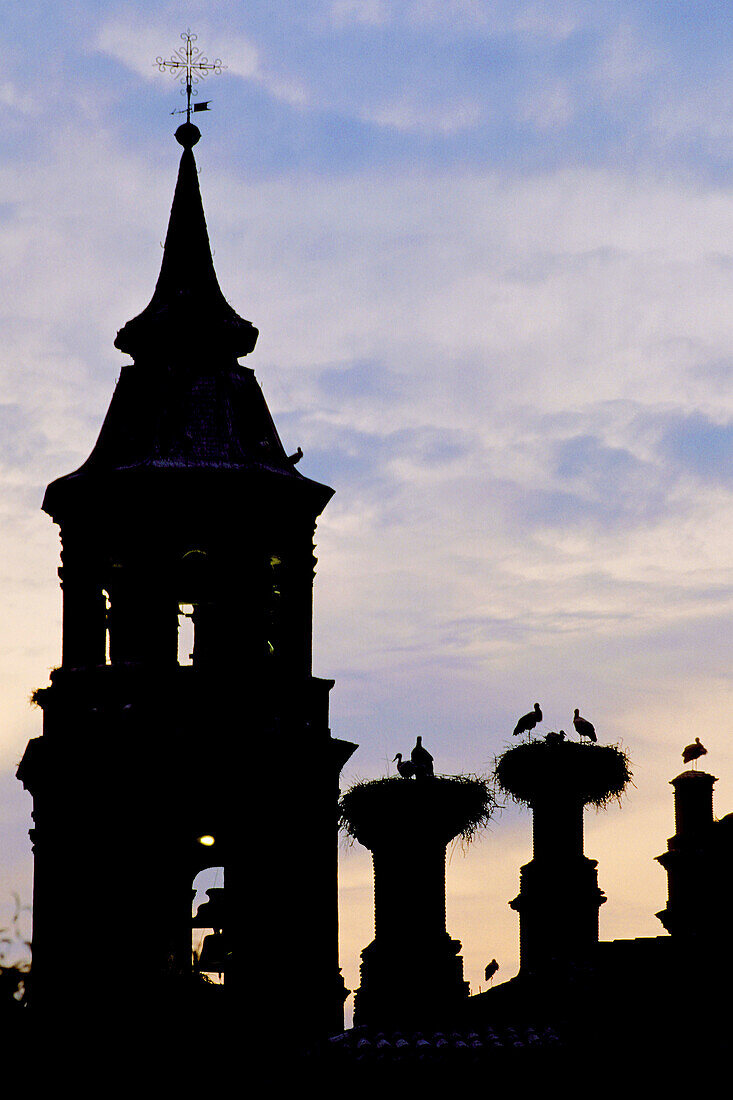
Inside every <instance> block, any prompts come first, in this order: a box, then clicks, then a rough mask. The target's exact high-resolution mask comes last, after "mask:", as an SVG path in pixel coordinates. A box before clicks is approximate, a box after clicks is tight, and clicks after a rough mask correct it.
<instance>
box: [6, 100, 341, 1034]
mask: <svg viewBox="0 0 733 1100" xmlns="http://www.w3.org/2000/svg"><path fill="white" fill-rule="evenodd" d="M199 137H200V133H199V130H198V128H197V127H196V126H194V125H192V124H191V123H190V122H187V123H184V124H183V125H182V126H180V127H179V129H178V130H177V131H176V139H177V140H178V142H179V143H180V145H182V146H183V153H182V156H181V161H180V169H179V173H178V180H177V183H176V187H175V194H174V198H173V205H172V209H171V214H170V222H169V226H168V232H167V236H166V241H165V247H164V252H163V261H162V266H161V270H160V275H159V278H158V282H157V285H156V287H155V292H154V294H153V297H152V299H151V301H150V303H149V304H148V306H147V307H146V308H145V309H144V310H143V311H142V313H140V314H139V315H138V316H137V317H135V318H134V319H133V320H131V321H129V322H128V323H127V324H126V325H124V327H123V328H122V329H121V330H120V332H119V333H118V334H117V338H116V340H115V345H116V347H117V348H119V349H120V350H121V351H122V352H124V353H126V354H127V355H128V356H129V357H130V358H131V360H132V361H131V362H129V363H127V364H126V365H125V366H123V367H122V370H121V373H120V378H119V381H118V383H117V386H116V389H115V391H114V395H113V397H112V401H111V404H110V407H109V411H108V413H107V416H106V418H105V421H104V424H103V426H102V429H101V432H100V435H99V438H98V440H97V443H96V445H95V446H94V449H93V450H92V453H91V454H90V456H89V458H88V459H87V460H86V462H85V463H84V464H83V465H82V466H81V467H80V468H79V469H78V470H76V471H74V472H73V473H70V474H68V475H66V476H64V477H60V478H59V479H58V480H56V481H54V482H53V483H52V484H51V485H49V486H48V489H47V491H46V495H45V499H44V502H43V508H44V510H45V511H46V512H47V513H48V514H49V516H51V518H52V519H53V520H54V522H55V523H57V524H58V526H59V530H60V536H61V542H62V551H61V561H62V565H61V568H60V569H59V577H60V579H61V586H62V589H63V655H62V661H61V664H60V666H59V667H58V668H56V669H55V670H54V671H53V672H52V674H51V682H50V686H48V687H45V688H43V689H42V690H40V691H38V692H37V693H36V700H37V702H38V703H39V704H40V706H41V708H42V710H43V734H42V736H40V737H37V738H34V739H33V740H32V741H31V742H30V743H29V745H28V747H27V749H26V752H25V755H24V757H23V759H22V762H21V764H20V767H19V768H18V777H19V778H20V779H21V780H22V782H23V784H24V785H25V786H26V788H27V789H28V790H29V791H30V792H31V794H32V796H33V818H34V827H33V829H32V830H31V835H32V840H33V850H34V860H35V876H34V893H33V1011H34V1014H35V1016H36V1018H37V1019H45V1020H52V1019H59V1018H60V1015H61V1014H68V1013H69V1012H71V1013H72V1014H73V1013H81V1014H86V1018H87V1019H88V1018H89V1016H90V1015H91V1014H92V1013H93V1014H94V1015H95V1017H97V1018H99V1017H100V1016H101V1017H104V1015H105V1013H107V1012H112V1011H114V1012H115V1013H118V1012H119V1011H120V1008H121V1007H122V1008H123V1009H124V1007H125V1006H127V1007H128V1008H129V1009H130V1011H131V1012H132V1011H136V1012H137V1011H139V1010H140V1008H141V1006H143V1005H146V1006H148V1007H149V1008H150V1009H151V1011H152V1012H158V1011H159V1007H160V1005H166V1006H168V1008H171V1007H172V1006H181V1005H185V1004H187V1003H188V1001H190V1000H191V999H194V1000H195V999H196V998H200V997H201V996H202V990H204V989H205V992H206V995H207V996H206V1003H207V1005H211V1006H215V1007H214V1008H212V1011H214V1010H215V1011H216V1012H223V1013H224V1014H225V1015H226V1016H227V1018H228V1019H230V1020H232V1021H234V1020H238V1021H240V1025H241V1014H242V1012H243V1011H245V1009H246V1010H247V1011H248V1012H249V1013H250V1015H251V1010H252V1007H253V1006H256V1010H257V1011H256V1018H257V1021H259V1022H261V1025H262V1027H263V1028H265V1027H266V1026H268V1025H269V1026H272V1023H273V1021H275V1020H277V1019H279V1017H280V1016H281V1014H282V1011H283V1004H284V1002H285V1000H286V998H289V997H292V996H293V986H294V985H295V986H296V988H297V989H298V990H300V991H301V996H304V997H305V998H306V1000H307V1005H308V1011H307V1013H305V1014H304V1017H303V1024H302V1027H301V1034H302V1037H303V1039H304V1041H305V1040H312V1039H314V1038H320V1037H323V1036H324V1035H326V1034H331V1033H333V1032H335V1031H339V1030H340V1029H341V1028H342V1027H343V1001H344V997H345V990H344V986H343V981H342V979H341V976H340V971H339V963H338V915H337V800H338V795H339V789H338V782H339V773H340V770H341V768H342V766H343V764H344V763H345V761H346V760H347V759H348V758H349V756H350V755H351V754H352V752H353V751H354V750H355V748H356V746H355V745H354V744H352V743H350V742H347V741H342V740H339V739H337V738H334V737H332V736H331V734H330V731H329V726H328V712H329V692H330V690H331V688H332V686H333V681H331V680H326V679H320V678H318V677H315V676H313V673H312V668H311V638H312V589H313V578H314V575H315V564H316V558H315V557H314V541H313V539H314V530H315V525H316V521H317V518H318V516H319V515H320V514H321V512H322V510H323V508H324V507H325V506H326V504H327V503H328V501H329V499H330V498H331V496H332V493H333V490H332V489H330V488H329V487H328V486H326V485H321V484H319V483H318V482H316V481H313V480H311V479H309V478H308V477H306V476H304V475H303V474H301V473H300V472H299V470H298V469H296V462H297V457H298V456H297V455H296V456H290V457H289V456H288V454H287V453H286V451H285V450H284V448H283V444H282V442H281V440H280V437H279V436H278V433H277V430H276V428H275V425H274V423H273V420H272V417H271V415H270V412H269V410H268V407H267V404H266V402H265V399H264V397H263V394H262V391H261V390H260V387H259V385H258V383H257V381H256V379H255V375H254V372H253V371H252V370H251V369H250V368H249V367H248V366H244V365H242V364H241V363H240V362H239V359H240V358H243V357H245V356H247V355H249V354H250V353H251V352H252V351H253V350H254V347H255V343H256V340H257V335H258V333H257V329H256V328H255V327H254V326H253V325H252V324H251V323H250V322H249V321H246V320H244V319H243V318H241V317H240V316H239V315H238V314H237V313H236V312H235V311H234V310H233V309H232V307H231V306H230V305H229V304H228V303H227V301H226V299H225V298H224V296H223V294H222V292H221V290H220V288H219V284H218V281H217V278H216V274H215V271H214V266H213V262H212V257H211V250H210V246H209V239H208V233H207V228H206V222H205V218H204V212H203V207H202V202H201V196H200V191H199V183H198V174H197V169H196V164H195V160H194V154H193V151H192V150H193V146H194V145H195V144H196V142H197V141H198V140H199ZM273 758H275V759H279V760H287V769H283V771H282V773H281V774H280V775H279V776H278V778H277V782H276V783H273V782H272V778H273ZM294 825H295V827H296V828H297V834H298V840H297V844H298V847H299V848H301V847H302V848H304V849H305V850H307V853H308V859H307V860H304V859H302V858H299V853H293V834H292V830H293V826H294ZM202 838H203V842H202ZM290 853H293V854H292V856H291V858H288V855H289V854H290ZM283 859H285V861H286V869H284V868H283V865H282V862H281V861H282V860H283ZM209 866H216V867H223V868H224V891H225V898H226V904H225V906H222V905H221V904H219V905H218V909H219V912H220V913H221V912H222V911H223V912H224V917H223V923H222V918H221V916H218V917H216V918H215V919H216V921H217V923H216V925H214V924H212V928H213V929H214V932H215V933H216V934H217V935H219V937H223V943H222V940H220V941H219V942H218V946H219V948H220V950H219V953H218V956H219V957H218V960H217V962H216V964H215V968H221V969H222V972H223V975H224V981H223V985H222V986H221V987H217V988H216V989H215V988H214V987H211V986H208V987H204V985H203V984H202V983H201V982H200V981H199V980H198V975H197V974H196V973H194V970H193V967H192V939H191V937H192V912H191V908H192V904H191V903H192V895H193V890H192V882H193V879H194V877H195V876H196V875H197V873H198V872H200V871H201V870H202V869H204V868H207V867H209ZM79 899H81V900H79ZM304 899H307V901H306V902H305V903H304ZM210 900H211V899H210ZM202 908H203V907H202ZM296 909H297V913H296ZM199 923H200V922H199ZM82 959H83V974H84V977H83V981H80V982H72V981H70V977H69V976H70V971H71V968H72V967H73V966H74V965H76V964H78V963H79V962H80V961H81V960H82ZM304 991H307V995H306V994H305V992H304ZM82 1018H83V1016H82ZM254 1026H257V1024H255V1025H254Z"/></svg>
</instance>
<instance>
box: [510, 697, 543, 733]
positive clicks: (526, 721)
mask: <svg viewBox="0 0 733 1100" xmlns="http://www.w3.org/2000/svg"><path fill="white" fill-rule="evenodd" d="M541 721H542V711H541V710H540V704H539V703H535V705H534V710H531V711H530V712H529V714H523V715H522V717H521V718H520V719H519V721H518V722H517V724H516V726H515V727H514V733H515V734H517V733H528V732H529V731H530V730H533V729H534V728H535V726H536V725H537V723H538V722H541Z"/></svg>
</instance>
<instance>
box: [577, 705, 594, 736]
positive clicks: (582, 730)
mask: <svg viewBox="0 0 733 1100" xmlns="http://www.w3.org/2000/svg"><path fill="white" fill-rule="evenodd" d="M573 725H574V726H575V730H576V733H577V734H578V737H587V738H588V740H589V741H597V740H598V738H597V737H596V728H595V726H594V725H592V723H590V722H588V721H586V719H585V718H581V717H580V711H579V710H578V708H577V707H576V708H575V716H574V718H573Z"/></svg>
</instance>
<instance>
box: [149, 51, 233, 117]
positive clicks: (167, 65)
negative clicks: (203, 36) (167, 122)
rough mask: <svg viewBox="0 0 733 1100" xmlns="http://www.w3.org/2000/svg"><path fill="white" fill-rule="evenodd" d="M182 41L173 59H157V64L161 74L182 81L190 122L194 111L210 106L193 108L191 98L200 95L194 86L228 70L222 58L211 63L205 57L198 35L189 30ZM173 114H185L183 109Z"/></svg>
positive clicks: (206, 104) (174, 52) (199, 104)
mask: <svg viewBox="0 0 733 1100" xmlns="http://www.w3.org/2000/svg"><path fill="white" fill-rule="evenodd" d="M181 39H182V41H183V42H184V45H183V46H179V47H178V49H177V50H174V51H173V56H172V57H169V58H168V59H167V60H164V59H163V58H162V57H156V59H155V64H156V65H157V66H158V69H159V70H160V72H162V73H165V72H170V73H171V74H172V76H174V77H175V78H176V79H177V80H180V82H181V84H184V85H185V88H181V95H184V94H185V96H186V107H185V110H186V121H187V122H190V121H191V111H192V110H193V111H206V110H208V106H209V104H208V101H207V102H206V103H196V104H194V106H193V108H192V107H191V96H195V95H198V90H197V89H196V88H194V84H198V83H199V81H201V80H203V79H204V77H206V76H208V74H209V73H210V72H212V73H217V74H219V73H221V71H222V69H226V65H224V64H222V61H221V58H218V57H217V58H216V60H215V61H209V59H208V58H207V57H204V55H203V54H202V53H201V50H200V49H199V47H198V46H197V45H195V43H196V42H197V41H198V35H197V34H191V31H190V30H187V31H185V32H184V33H183V34H182V35H181ZM171 114H174V115H176V114H183V109H181V110H180V111H172V112H171Z"/></svg>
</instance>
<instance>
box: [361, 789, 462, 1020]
mask: <svg viewBox="0 0 733 1100" xmlns="http://www.w3.org/2000/svg"><path fill="white" fill-rule="evenodd" d="M465 786H466V784H465V783H463V782H462V781H458V780H451V779H449V778H445V777H430V778H424V779H418V780H413V779H387V780H383V781H381V782H377V783H372V784H364V794H365V798H364V799H363V802H362V806H361V813H360V817H359V821H358V823H357V822H354V823H353V824H354V825H355V826H356V827H355V829H354V832H355V834H356V837H357V839H358V840H359V841H360V843H362V844H363V845H364V846H365V847H366V848H369V849H370V850H371V852H372V858H373V863H374V933H375V934H374V940H373V941H372V942H371V943H370V944H369V946H368V947H366V948H365V949H364V951H362V964H361V985H360V988H359V990H358V991H357V994H356V999H355V1006H354V1023H355V1025H357V1026H358V1025H366V1026H367V1027H370V1028H373V1029H383V1030H394V1029H407V1028H427V1027H436V1026H442V1025H443V1024H444V1023H447V1022H449V1021H450V1020H451V1018H453V1017H454V1016H455V1013H456V1010H457V1009H458V1008H459V1006H460V1005H461V1004H462V1002H463V1001H464V1000H465V999H466V998H467V996H468V993H469V988H468V983H467V982H465V981H464V980H463V960H462V958H461V957H460V955H459V952H460V950H461V944H460V941H459V940H454V939H452V938H451V937H450V935H449V934H448V932H447V931H446V916H445V856H446V847H447V845H448V843H449V842H450V841H451V840H452V839H453V838H454V837H455V836H456V835H457V834H458V833H459V832H460V831H461V830H460V825H458V823H457V818H456V801H460V798H461V796H462V794H463V792H462V790H461V788H462V787H465Z"/></svg>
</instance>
